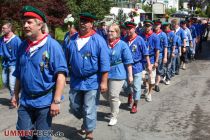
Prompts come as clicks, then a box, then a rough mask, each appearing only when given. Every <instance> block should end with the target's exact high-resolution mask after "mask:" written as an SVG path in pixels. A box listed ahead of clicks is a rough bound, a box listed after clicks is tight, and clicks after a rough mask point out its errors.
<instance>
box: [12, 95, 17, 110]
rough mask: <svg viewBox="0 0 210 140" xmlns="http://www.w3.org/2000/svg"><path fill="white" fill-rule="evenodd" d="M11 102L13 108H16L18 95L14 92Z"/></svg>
mask: <svg viewBox="0 0 210 140" xmlns="http://www.w3.org/2000/svg"><path fill="white" fill-rule="evenodd" d="M11 103H12V105H13V106H14V107H15V108H18V105H19V96H18V95H15V94H14V95H13V96H12V100H11Z"/></svg>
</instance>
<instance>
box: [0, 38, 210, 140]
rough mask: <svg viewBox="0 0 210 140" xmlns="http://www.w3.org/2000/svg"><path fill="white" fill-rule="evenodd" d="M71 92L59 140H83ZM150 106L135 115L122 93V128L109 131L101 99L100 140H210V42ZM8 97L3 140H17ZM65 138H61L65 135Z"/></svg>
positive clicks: (0, 104)
mask: <svg viewBox="0 0 210 140" xmlns="http://www.w3.org/2000/svg"><path fill="white" fill-rule="evenodd" d="M68 90H69V88H68V87H66V89H65V92H64V95H65V101H64V102H63V103H62V105H61V114H60V115H59V116H57V117H55V118H54V119H53V130H54V132H62V133H63V134H64V135H63V136H62V137H53V139H55V140H62V139H63V140H67V139H70V140H82V139H83V138H84V137H82V136H80V135H78V134H77V133H76V130H77V129H79V128H80V126H81V120H77V119H76V118H75V117H74V116H73V115H72V114H70V113H69V101H68ZM152 97H153V98H152V99H153V101H152V102H150V103H148V102H146V101H145V100H144V99H142V100H141V101H140V103H139V106H138V107H139V111H138V113H136V114H130V112H129V111H128V108H127V105H126V101H127V98H126V97H125V95H124V94H123V93H122V96H121V97H120V99H121V101H122V104H121V106H120V108H121V109H120V114H119V118H118V124H117V125H116V126H112V127H110V126H108V125H107V124H108V119H107V118H106V117H105V116H106V115H107V113H109V107H108V103H107V102H106V101H104V100H103V98H102V97H101V102H100V106H99V107H98V121H97V128H96V130H95V131H94V136H95V139H96V140H210V109H209V108H210V41H209V42H207V43H204V47H203V52H202V54H201V56H200V57H199V58H198V60H196V61H193V62H192V63H190V64H189V65H188V66H187V70H180V75H178V76H176V77H175V78H173V79H172V81H171V84H170V85H167V86H166V85H163V84H162V85H161V91H160V92H159V93H155V92H154V94H153V96H152ZM8 98H9V94H8V91H7V90H6V89H3V90H1V91H0V140H17V139H18V138H17V137H6V136H4V132H6V131H5V130H15V125H16V121H17V111H16V109H12V110H10V109H8V105H9V104H8V102H9V100H8ZM62 133H61V134H62Z"/></svg>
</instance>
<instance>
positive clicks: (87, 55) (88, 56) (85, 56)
mask: <svg viewBox="0 0 210 140" xmlns="http://www.w3.org/2000/svg"><path fill="white" fill-rule="evenodd" d="M91 56H92V55H91V52H86V53H85V54H84V55H83V58H84V59H88V58H90V57H91Z"/></svg>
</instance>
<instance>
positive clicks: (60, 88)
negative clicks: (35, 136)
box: [50, 73, 66, 117]
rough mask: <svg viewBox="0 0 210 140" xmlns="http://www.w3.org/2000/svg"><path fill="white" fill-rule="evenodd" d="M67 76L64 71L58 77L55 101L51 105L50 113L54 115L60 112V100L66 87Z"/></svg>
mask: <svg viewBox="0 0 210 140" xmlns="http://www.w3.org/2000/svg"><path fill="white" fill-rule="evenodd" d="M65 82H66V77H65V74H64V73H58V74H57V79H56V88H55V95H54V99H53V102H52V104H51V107H50V114H51V116H52V117H54V116H56V115H58V114H59V113H60V106H59V105H60V102H61V96H62V93H63V89H64V87H65Z"/></svg>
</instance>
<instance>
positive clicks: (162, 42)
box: [157, 32, 168, 59]
mask: <svg viewBox="0 0 210 140" xmlns="http://www.w3.org/2000/svg"><path fill="white" fill-rule="evenodd" d="M157 35H158V37H159V38H160V53H159V59H162V58H163V56H164V49H165V48H167V47H168V38H167V36H166V33H164V32H160V33H159V34H157Z"/></svg>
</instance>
